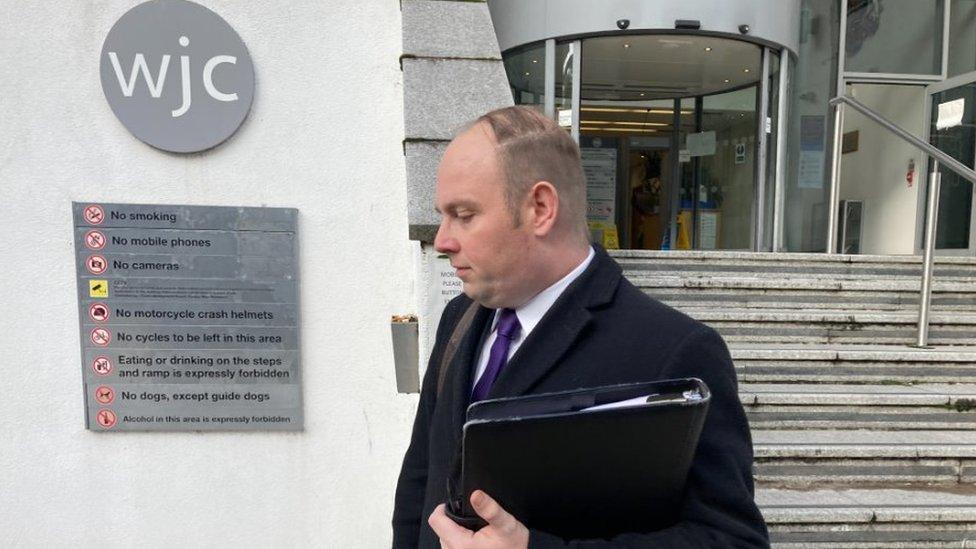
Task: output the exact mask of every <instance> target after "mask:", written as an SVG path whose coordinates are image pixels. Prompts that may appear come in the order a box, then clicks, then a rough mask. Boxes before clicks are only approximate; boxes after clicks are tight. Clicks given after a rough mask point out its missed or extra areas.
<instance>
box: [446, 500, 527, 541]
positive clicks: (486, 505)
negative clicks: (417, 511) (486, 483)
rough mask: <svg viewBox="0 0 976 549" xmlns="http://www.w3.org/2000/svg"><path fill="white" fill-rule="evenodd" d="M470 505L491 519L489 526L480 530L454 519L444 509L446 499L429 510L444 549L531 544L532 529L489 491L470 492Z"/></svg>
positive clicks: (479, 513) (481, 514)
mask: <svg viewBox="0 0 976 549" xmlns="http://www.w3.org/2000/svg"><path fill="white" fill-rule="evenodd" d="M471 506H472V507H474V510H475V512H476V513H478V516H480V517H481V518H483V519H485V520H486V521H488V526H485V527H484V528H482V529H481V530H478V531H477V532H472V531H471V530H468V529H467V528H464V527H462V526H459V525H458V524H457V523H456V522H454V521H453V520H451V518H450V517H448V516H447V514H446V513H444V504H443V503H442V504H440V505H438V506H437V509H434V512H433V513H431V514H430V518H428V519H427V522H428V523H429V524H430V527H431V528H433V529H434V532H435V533H436V534H437V537H439V538H440V539H441V548H442V549H525V548H527V547H528V546H529V529H528V528H526V527H525V525H523V524H522V523H521V522H519V521H518V520H517V519H516V518H515V517H513V516H512V515H511V514H509V513H508V511H506V510H504V509H502V506H501V505H498V502H497V501H495V500H493V499H491V497H490V496H489V495H488V494H486V493H484V492H482V491H481V490H475V491H474V493H472V494H471Z"/></svg>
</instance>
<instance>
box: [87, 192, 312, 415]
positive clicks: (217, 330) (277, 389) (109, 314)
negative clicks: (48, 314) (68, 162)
mask: <svg viewBox="0 0 976 549" xmlns="http://www.w3.org/2000/svg"><path fill="white" fill-rule="evenodd" d="M72 207H73V213H74V242H75V254H76V265H77V273H78V275H77V278H78V315H79V320H80V325H81V365H82V371H83V379H84V390H85V424H86V426H87V428H88V429H91V430H94V431H106V432H114V431H258V430H277V431H295V430H301V429H302V426H303V415H302V391H301V361H300V359H299V346H298V343H299V342H298V260H297V246H298V240H297V234H296V216H297V210H294V209H290V208H231V207H210V206H167V205H142V204H105V203H82V202H75V203H73V204H72Z"/></svg>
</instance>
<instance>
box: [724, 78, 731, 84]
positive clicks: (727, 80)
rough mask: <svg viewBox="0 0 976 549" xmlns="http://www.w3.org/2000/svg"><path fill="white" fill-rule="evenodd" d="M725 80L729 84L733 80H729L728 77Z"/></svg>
mask: <svg viewBox="0 0 976 549" xmlns="http://www.w3.org/2000/svg"><path fill="white" fill-rule="evenodd" d="M723 82H725V83H726V84H728V83H729V82H731V80H729V79H728V78H726V79H725V80H723Z"/></svg>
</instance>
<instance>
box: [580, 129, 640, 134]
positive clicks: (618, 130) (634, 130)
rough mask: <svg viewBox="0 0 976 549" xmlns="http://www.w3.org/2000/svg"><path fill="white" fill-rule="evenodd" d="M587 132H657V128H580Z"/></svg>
mask: <svg viewBox="0 0 976 549" xmlns="http://www.w3.org/2000/svg"><path fill="white" fill-rule="evenodd" d="M580 129H582V130H584V131H588V132H639V133H657V130H652V129H644V128H580Z"/></svg>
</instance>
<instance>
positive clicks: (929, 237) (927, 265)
mask: <svg viewBox="0 0 976 549" xmlns="http://www.w3.org/2000/svg"><path fill="white" fill-rule="evenodd" d="M941 187H942V174H941V173H939V163H938V161H936V160H933V161H932V173H931V175H930V176H929V189H928V208H927V209H926V217H925V251H924V256H923V259H922V286H921V291H920V292H919V294H920V295H919V300H920V303H919V306H918V341H917V345H916V346H917V347H926V346H927V345H928V340H929V308H930V306H931V304H932V271H933V269H934V262H935V230H936V227H937V226H938V216H939V193H940V191H941Z"/></svg>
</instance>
